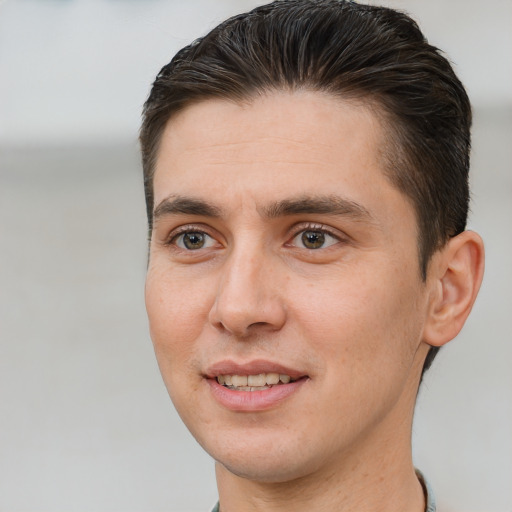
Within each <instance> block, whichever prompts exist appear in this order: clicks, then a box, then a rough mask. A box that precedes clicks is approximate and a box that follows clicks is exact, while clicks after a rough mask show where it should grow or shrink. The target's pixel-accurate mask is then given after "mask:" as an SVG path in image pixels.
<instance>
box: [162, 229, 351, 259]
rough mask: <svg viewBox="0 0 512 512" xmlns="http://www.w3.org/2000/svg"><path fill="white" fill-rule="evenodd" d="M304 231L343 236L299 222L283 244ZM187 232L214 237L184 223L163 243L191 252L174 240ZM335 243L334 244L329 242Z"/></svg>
mask: <svg viewBox="0 0 512 512" xmlns="http://www.w3.org/2000/svg"><path fill="white" fill-rule="evenodd" d="M306 231H313V232H319V233H323V234H325V235H328V236H330V237H332V238H334V239H336V240H337V241H338V242H343V241H344V240H345V238H344V237H343V236H341V235H340V233H339V232H334V230H332V229H329V228H328V227H327V226H325V225H323V224H315V223H306V224H300V225H296V226H294V228H293V231H292V234H291V236H289V237H288V242H286V244H285V245H291V241H293V240H294V239H295V238H297V237H298V236H299V235H300V234H301V233H304V232H306ZM187 233H201V234H204V235H206V236H208V237H210V238H212V239H214V240H215V239H216V238H215V236H213V235H212V234H211V233H210V232H209V230H208V229H205V226H198V225H185V226H180V227H179V228H177V229H175V230H174V231H173V232H172V233H171V234H170V235H169V237H168V238H167V240H166V242H165V245H167V246H171V247H174V248H175V249H176V250H182V251H189V252H193V250H191V249H189V250H187V249H183V248H181V247H178V246H177V244H176V240H177V239H178V238H179V237H180V236H182V235H186V234H187ZM331 245H335V244H331ZM328 247H330V246H327V247H325V248H324V249H327V248H328ZM322 248H323V247H322ZM300 249H305V250H310V251H315V250H318V249H308V248H304V247H301V248H300ZM198 250H200V249H198Z"/></svg>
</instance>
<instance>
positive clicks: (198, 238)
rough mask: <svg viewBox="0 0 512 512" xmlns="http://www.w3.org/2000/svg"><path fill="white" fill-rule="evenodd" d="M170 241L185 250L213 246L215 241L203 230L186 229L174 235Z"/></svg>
mask: <svg viewBox="0 0 512 512" xmlns="http://www.w3.org/2000/svg"><path fill="white" fill-rule="evenodd" d="M172 243H173V244H174V245H176V247H179V248H180V249H184V250H186V251H197V250H198V249H206V248H208V247H213V246H214V245H215V243H216V242H215V239H213V238H212V237H211V236H210V235H208V234H207V233H204V232H203V231H186V232H185V233H180V234H179V235H177V236H175V237H174V238H173V239H172Z"/></svg>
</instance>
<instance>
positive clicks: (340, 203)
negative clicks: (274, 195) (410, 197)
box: [153, 195, 373, 222]
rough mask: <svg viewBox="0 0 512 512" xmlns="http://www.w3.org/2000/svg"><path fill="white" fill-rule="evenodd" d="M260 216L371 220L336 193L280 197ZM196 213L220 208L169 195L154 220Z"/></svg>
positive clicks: (212, 212) (211, 213) (363, 210)
mask: <svg viewBox="0 0 512 512" xmlns="http://www.w3.org/2000/svg"><path fill="white" fill-rule="evenodd" d="M259 211H260V214H262V216H264V217H266V218H269V219H276V218H279V217H286V216H292V215H306V214H323V215H341V216H346V217H350V218H352V219H354V220H359V221H368V222H371V221H373V217H372V215H371V213H370V212H369V211H368V210H367V209H366V208H365V207H364V206H363V205H361V204H359V203H356V202H355V201H352V200H349V199H345V198H343V197H340V196H336V195H329V196H300V197H297V198H292V199H283V200H281V201H276V202H274V203H271V204H269V205H267V206H265V207H263V208H261V209H259ZM180 214H181V215H197V216H203V217H213V218H220V217H222V216H223V211H222V209H221V208H219V207H218V206H216V205H214V204H212V203H209V202H208V201H204V200H203V199H197V198H194V197H185V196H179V195H177V196H169V197H167V198H166V199H163V200H162V201H161V202H160V203H159V204H158V206H157V207H156V208H155V210H154V211H153V220H158V219H159V218H160V217H163V216H165V215H180Z"/></svg>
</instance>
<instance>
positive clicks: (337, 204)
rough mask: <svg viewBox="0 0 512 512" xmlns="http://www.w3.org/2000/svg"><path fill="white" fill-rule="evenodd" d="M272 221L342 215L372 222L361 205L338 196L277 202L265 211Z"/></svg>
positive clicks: (299, 198) (300, 198)
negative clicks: (299, 217)
mask: <svg viewBox="0 0 512 512" xmlns="http://www.w3.org/2000/svg"><path fill="white" fill-rule="evenodd" d="M264 214H265V216H266V217H269V218H271V219H274V218H277V217H284V216H288V215H301V214H324V215H326V214H327V215H342V216H347V217H350V218H352V219H354V220H361V221H372V220H373V217H372V215H371V213H370V212H369V211H368V210H367V209H366V208H365V207H364V206H363V205H361V204H359V203H356V202H355V201H351V200H349V199H345V198H343V197H340V196H336V195H329V196H301V197H298V198H296V199H285V200H283V201H277V202H275V203H273V204H271V205H269V206H267V207H266V208H265V209H264Z"/></svg>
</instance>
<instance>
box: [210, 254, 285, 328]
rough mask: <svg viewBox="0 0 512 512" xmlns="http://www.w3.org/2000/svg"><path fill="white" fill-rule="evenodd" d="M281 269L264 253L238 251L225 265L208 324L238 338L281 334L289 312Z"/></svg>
mask: <svg viewBox="0 0 512 512" xmlns="http://www.w3.org/2000/svg"><path fill="white" fill-rule="evenodd" d="M280 281H281V279H280V278H279V275H278V269H277V268H276V266H275V265H273V264H272V261H268V259H267V258H265V256H264V255H263V253H262V251H259V253H258V252H257V251H238V252H237V253H235V252H234V253H233V254H232V255H231V256H230V257H228V258H227V260H226V261H225V262H224V265H223V268H222V273H221V276H220V279H219V284H218V289H217V295H216V298H215V302H214V304H213V306H212V308H211V310H210V313H209V321H210V323H211V324H212V325H213V326H214V327H215V328H216V329H219V330H221V331H224V332H227V333H229V334H231V335H234V336H236V337H237V338H247V337H250V336H251V335H255V334H258V333H264V332H272V331H278V330H279V329H281V328H282V327H283V325H284V324H285V322H286V308H285V306H284V303H283V301H282V300H281V297H282V296H283V294H282V289H279V285H278V283H279V282H280Z"/></svg>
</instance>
